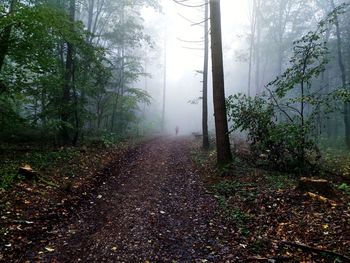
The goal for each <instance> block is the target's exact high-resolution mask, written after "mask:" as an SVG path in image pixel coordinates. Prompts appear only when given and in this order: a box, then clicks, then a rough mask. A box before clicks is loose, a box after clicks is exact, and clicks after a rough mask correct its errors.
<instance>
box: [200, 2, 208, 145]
mask: <svg viewBox="0 0 350 263" xmlns="http://www.w3.org/2000/svg"><path fill="white" fill-rule="evenodd" d="M204 1H205V7H204V9H205V10H204V63H203V95H202V131H203V149H205V150H207V149H208V148H209V134H208V64H209V63H208V61H209V36H208V33H209V6H208V2H207V0H204Z"/></svg>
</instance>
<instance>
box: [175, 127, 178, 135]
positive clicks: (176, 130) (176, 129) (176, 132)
mask: <svg viewBox="0 0 350 263" xmlns="http://www.w3.org/2000/svg"><path fill="white" fill-rule="evenodd" d="M175 134H176V136H177V135H178V134H179V126H176V128H175Z"/></svg>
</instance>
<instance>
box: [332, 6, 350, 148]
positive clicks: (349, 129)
mask: <svg viewBox="0 0 350 263" xmlns="http://www.w3.org/2000/svg"><path fill="white" fill-rule="evenodd" d="M330 4H331V7H332V9H333V10H334V9H335V4H334V0H330ZM334 24H335V29H336V35H337V53H338V54H337V55H338V65H339V69H340V73H341V82H342V86H343V87H344V88H345V87H346V69H345V64H344V61H343V52H342V46H341V45H342V39H341V33H340V26H339V20H338V16H337V14H335V22H334ZM344 124H345V142H346V145H347V147H348V149H350V104H349V103H348V102H345V103H344Z"/></svg>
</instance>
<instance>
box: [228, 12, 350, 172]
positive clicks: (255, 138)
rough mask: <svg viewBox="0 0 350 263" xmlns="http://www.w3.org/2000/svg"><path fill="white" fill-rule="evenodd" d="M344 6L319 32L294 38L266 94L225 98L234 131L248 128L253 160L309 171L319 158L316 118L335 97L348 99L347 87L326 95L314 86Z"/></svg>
mask: <svg viewBox="0 0 350 263" xmlns="http://www.w3.org/2000/svg"><path fill="white" fill-rule="evenodd" d="M343 8H345V6H343ZM343 8H338V9H336V10H335V11H333V12H332V13H331V14H329V15H328V16H327V17H326V18H325V19H324V20H322V21H321V22H320V23H319V25H318V28H317V29H316V30H315V31H310V32H309V33H307V34H306V35H304V36H303V37H301V38H300V39H299V40H297V41H294V43H293V55H292V57H291V59H290V66H289V67H288V68H287V69H286V70H285V71H284V73H283V74H282V75H281V76H278V77H277V78H276V79H275V80H274V81H272V82H270V83H269V84H268V85H267V87H266V90H267V91H268V96H267V95H262V96H260V97H255V98H250V97H247V96H245V95H241V94H238V95H234V96H230V97H229V98H228V99H227V108H228V116H229V120H230V121H232V127H231V128H232V129H231V131H233V130H237V129H239V130H241V131H247V132H248V139H249V141H250V143H251V150H252V154H253V160H257V161H259V160H263V161H267V162H268V164H269V166H272V167H274V168H278V169H287V170H291V169H295V171H301V170H302V171H305V170H306V171H309V169H313V168H314V167H313V164H314V163H315V162H317V161H318V159H319V158H320V154H319V151H318V149H317V144H316V138H315V136H313V134H312V132H313V131H314V130H315V123H316V118H317V117H318V116H319V115H320V114H321V113H322V114H327V113H329V112H331V111H332V110H334V109H335V108H336V107H335V106H334V104H335V103H334V102H335V101H337V100H338V101H340V100H348V97H349V92H348V91H346V90H344V88H345V87H341V89H336V90H334V91H333V92H331V93H328V94H324V93H321V92H320V90H322V89H318V90H316V91H315V90H314V89H312V84H313V83H314V81H315V80H316V79H317V78H318V77H319V76H320V74H321V73H323V72H324V71H325V66H326V64H327V63H328V49H327V45H326V43H325V42H324V41H322V36H323V34H324V33H325V32H326V31H327V27H328V26H329V25H330V24H332V23H334V21H335V20H334V15H337V14H340V13H342V11H343Z"/></svg>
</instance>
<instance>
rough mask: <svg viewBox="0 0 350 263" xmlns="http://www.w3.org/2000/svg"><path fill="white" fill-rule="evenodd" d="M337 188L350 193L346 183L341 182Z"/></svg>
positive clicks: (349, 187)
mask: <svg viewBox="0 0 350 263" xmlns="http://www.w3.org/2000/svg"><path fill="white" fill-rule="evenodd" d="M338 189H339V190H341V191H343V192H344V193H346V194H348V195H350V186H349V185H347V184H346V183H342V184H341V185H339V186H338Z"/></svg>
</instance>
